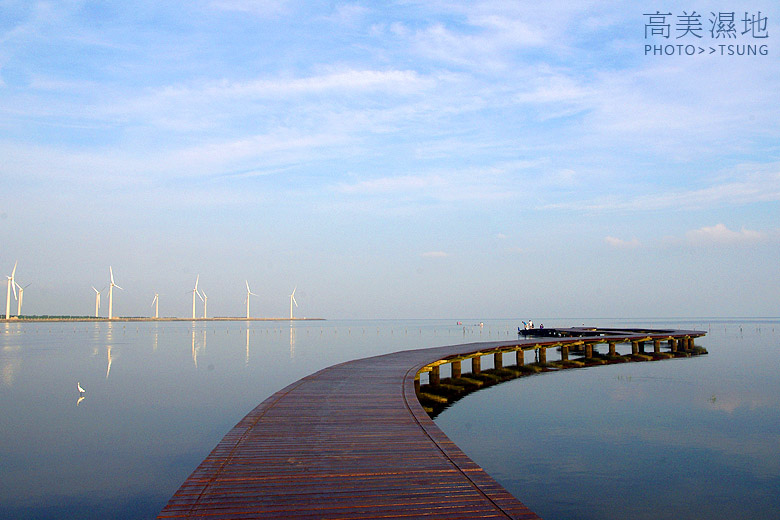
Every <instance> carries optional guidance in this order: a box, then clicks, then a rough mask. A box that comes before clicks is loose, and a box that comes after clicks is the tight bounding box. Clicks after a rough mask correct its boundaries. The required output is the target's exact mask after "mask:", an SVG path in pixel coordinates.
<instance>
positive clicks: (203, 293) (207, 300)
mask: <svg viewBox="0 0 780 520" xmlns="http://www.w3.org/2000/svg"><path fill="white" fill-rule="evenodd" d="M201 294H202V295H203V296H202V297H201V300H203V319H206V317H207V316H206V309H207V308H208V306H209V297H208V296H206V291H201Z"/></svg>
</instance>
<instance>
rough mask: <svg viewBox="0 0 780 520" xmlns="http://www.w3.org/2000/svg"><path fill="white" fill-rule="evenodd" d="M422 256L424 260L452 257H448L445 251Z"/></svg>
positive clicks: (429, 252)
mask: <svg viewBox="0 0 780 520" xmlns="http://www.w3.org/2000/svg"><path fill="white" fill-rule="evenodd" d="M420 256H422V257H423V258H445V257H448V256H450V255H448V254H447V253H445V252H444V251H427V252H425V253H423V254H421V255H420Z"/></svg>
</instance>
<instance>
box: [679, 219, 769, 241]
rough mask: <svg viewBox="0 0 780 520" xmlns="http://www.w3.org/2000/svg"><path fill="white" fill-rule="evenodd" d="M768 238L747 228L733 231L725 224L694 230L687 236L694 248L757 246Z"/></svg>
mask: <svg viewBox="0 0 780 520" xmlns="http://www.w3.org/2000/svg"><path fill="white" fill-rule="evenodd" d="M766 236H767V235H766V234H765V233H762V232H760V231H753V230H750V229H745V228H742V229H741V230H740V231H733V230H731V229H729V228H727V227H726V226H725V225H723V224H716V225H714V226H711V227H703V228H700V229H694V230H691V231H689V232H688V233H686V234H685V237H686V239H687V241H688V243H689V244H691V245H694V246H711V245H715V246H717V245H728V246H732V245H743V244H755V243H757V242H760V241H762V240H764V239H765V238H766Z"/></svg>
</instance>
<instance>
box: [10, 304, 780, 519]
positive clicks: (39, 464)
mask: <svg viewBox="0 0 780 520" xmlns="http://www.w3.org/2000/svg"><path fill="white" fill-rule="evenodd" d="M535 321H536V320H535ZM474 323H478V321H475V322H474ZM544 324H545V326H551V327H552V326H555V325H559V326H568V325H579V324H580V321H576V322H573V321H570V320H561V321H560V322H554V321H553V320H547V319H545V320H544ZM588 324H589V325H590V322H588ZM602 324H603V325H616V323H614V322H613V321H608V322H599V323H594V325H602ZM621 324H622V323H621ZM515 325H516V324H515V323H514V322H511V321H484V327H483V328H482V329H480V328H479V327H478V326H477V325H474V324H469V325H468V326H464V325H462V324H461V325H457V320H451V321H447V320H443V321H424V320H408V321H353V322H336V321H330V322H308V323H307V322H296V323H295V325H294V327H293V326H290V329H289V331H285V330H284V327H285V326H286V324H284V325H280V323H278V322H277V323H275V322H236V323H220V322H212V323H209V324H208V325H207V324H205V323H192V322H188V321H187V322H164V323H162V322H144V323H139V324H138V325H137V326H136V325H135V324H131V325H130V330H126V327H123V326H122V324H121V323H106V322H102V323H87V324H75V325H74V324H53V323H24V324H7V323H6V324H4V326H3V327H0V367H2V384H1V385H0V410H2V413H1V414H0V460H1V461H2V464H0V483H1V485H0V518H83V519H91V518H139V519H140V518H153V517H155V516H156V514H157V513H158V512H159V511H160V509H162V507H163V505H164V504H165V503H166V502H167V500H168V499H169V498H170V496H171V495H172V494H173V493H174V492H175V491H176V489H178V487H179V486H180V485H181V483H182V482H183V481H184V479H186V478H187V476H189V474H190V473H191V472H192V470H193V469H194V468H195V467H196V466H197V465H198V464H199V463H200V462H201V461H202V460H203V459H204V457H205V456H206V455H208V453H209V452H210V451H211V450H212V449H213V447H214V446H215V445H216V444H217V442H219V440H220V439H221V438H222V437H223V436H224V435H225V433H227V432H228V431H229V430H230V428H232V427H233V426H234V425H235V424H236V423H237V422H238V421H239V420H240V419H241V418H242V417H244V415H246V413H247V412H248V411H249V410H251V409H252V408H254V407H255V406H256V405H257V404H258V403H260V402H261V401H262V400H264V399H265V398H266V397H269V396H270V395H272V394H273V393H275V392H277V391H278V390H280V389H281V388H284V387H285V386H287V385H288V384H290V383H293V382H295V381H297V380H298V379H300V378H302V377H305V376H307V375H309V374H311V373H313V372H315V371H317V370H319V369H321V368H325V367H327V366H330V365H333V364H336V363H340V362H343V361H347V360H350V359H355V358H359V357H366V356H371V355H378V354H384V353H387V352H393V351H397V350H405V349H412V348H422V347H426V346H437V345H444V344H452V343H458V342H471V341H479V340H480V339H496V338H499V339H503V338H506V337H507V335H508V333H509V332H514V330H516V326H515ZM641 325H644V326H650V325H651V324H648V323H642V324H641ZM676 325H678V326H676V327H673V328H686V329H702V330H706V329H707V328H708V323H707V322H706V321H705V322H703V323H702V322H698V323H683V324H680V323H678V324H676ZM206 326H208V327H209V328H210V329H211V332H209V334H208V335H209V336H210V337H208V338H207V337H206V336H205V335H204V332H205V330H204V328H205V327H206ZM661 326H666V324H665V323H664V325H659V327H661ZM117 327H122V330H123V331H124V332H125V333H124V334H120V333H119V330H118V329H117ZM74 328H75V331H74ZM318 330H319V333H317V331H318ZM711 330H712V331H713V332H717V333H718V334H715V333H713V335H712V337H709V336H708V337H707V338H705V340H703V341H706V343H705V344H704V346H706V347H707V348H708V350H709V351H710V355H709V356H705V357H704V359H703V361H704V363H702V362H700V360H681V361H675V360H671V361H664V362H661V363H654V364H647V365H648V366H650V365H658V366H663V367H665V368H664V369H663V372H664V373H663V374H662V375H663V377H666V378H667V379H664V380H658V379H654V377H655V378H657V377H658V374H642V373H639V372H636V371H633V370H643V369H644V368H643V367H644V365H645V364H634V365H632V366H631V367H628V366H626V367H623V366H622V365H621V366H620V367H619V368H618V370H619V372H613V370H614V369H613V367H599V368H595V369H593V370H591V369H585V370H581V371H580V372H579V373H580V374H582V376H581V377H582V378H583V379H584V380H586V382H587V384H586V383H577V382H576V380H575V379H569V377H571V376H567V375H566V374H565V373H558V374H549V375H545V376H539V377H537V376H532V377H530V378H527V379H525V380H522V381H520V382H518V386H517V387H516V389H515V390H514V391H513V392H512V391H510V392H509V393H510V395H508V396H503V397H500V398H493V399H490V398H488V399H487V401H488V402H487V403H485V404H482V405H480V406H475V407H474V409H470V408H469V409H466V408H461V405H466V406H469V405H468V404H467V400H468V399H471V396H470V397H469V398H467V400H466V401H462V402H459V403H458V404H457V405H456V406H455V407H453V408H452V409H450V410H449V411H448V412H445V413H452V412H454V411H456V410H458V409H463V410H464V411H463V413H462V415H460V416H459V417H456V418H455V419H454V422H455V423H456V424H458V425H460V426H456V430H457V429H460V430H462V431H463V432H466V431H467V430H466V426H465V425H466V424H471V429H470V430H468V432H469V433H467V434H466V435H464V437H465V440H461V439H460V438H457V441H456V442H458V444H459V445H460V444H461V442H463V443H464V444H463V446H466V445H467V444H468V442H469V441H468V439H472V441H474V442H479V441H478V440H477V439H480V435H481V432H482V431H483V430H487V431H490V432H492V433H494V436H493V437H492V438H491V439H489V440H488V441H484V446H482V447H479V446H478V447H477V450H478V451H479V453H478V454H477V455H479V456H480V457H482V456H484V457H486V458H487V459H486V460H485V461H483V460H481V459H480V458H478V457H477V455H474V458H475V459H477V460H478V461H479V463H480V464H482V465H483V466H485V467H488V466H490V464H493V467H494V468H495V471H496V475H495V476H500V477H501V478H503V479H508V481H509V482H510V484H511V483H512V481H513V480H514V481H515V482H514V484H515V485H516V486H518V488H519V489H520V491H519V492H518V494H519V495H520V497H521V499H522V500H524V501H526V502H527V501H528V500H527V498H526V497H530V495H531V493H532V492H533V493H536V492H539V493H541V494H542V499H544V500H548V501H552V502H555V501H556V500H559V499H561V497H574V498H577V499H579V495H580V494H586V495H587V494H590V496H591V497H597V498H598V497H601V498H602V499H604V497H605V494H604V489H607V490H617V489H620V490H621V492H620V493H611V494H609V495H608V498H607V499H606V500H602V502H604V504H605V505H604V508H605V509H609V508H610V507H612V508H613V509H615V510H618V509H617V507H618V506H616V504H618V502H617V501H620V502H619V504H618V505H619V506H620V507H622V506H623V499H622V498H621V496H622V495H623V494H625V495H627V496H629V497H630V498H631V499H632V500H633V499H636V498H637V495H641V494H642V493H644V494H646V495H648V496H652V500H653V501H654V504H656V506H655V507H656V510H657V511H658V512H662V513H668V510H665V509H663V508H664V507H667V506H662V505H661V504H663V503H664V500H666V501H667V503H668V500H669V498H668V497H666V498H665V497H663V496H660V497H658V496H657V495H662V494H663V493H661V492H659V491H654V490H653V489H654V488H653V487H652V486H653V485H654V482H658V483H660V484H659V486H661V487H663V489H664V493H666V494H669V495H674V496H677V495H678V494H679V498H681V499H684V500H687V501H689V502H691V503H692V504H694V505H692V506H690V507H686V506H685V504H684V503H682V502H676V503H675V505H677V506H679V507H680V510H681V511H683V510H686V509H695V508H696V507H699V508H700V509H701V497H699V498H697V497H696V496H695V494H693V493H691V492H690V491H689V490H688V487H689V485H690V486H698V487H703V485H704V484H706V485H707V486H710V487H711V488H712V489H713V490H714V492H713V494H714V493H717V494H720V497H716V498H717V500H714V501H713V503H719V504H729V503H740V504H743V503H744V502H745V500H743V499H742V498H741V497H740V496H739V494H740V493H741V494H742V495H743V496H744V497H748V500H749V501H751V502H752V503H755V504H759V505H761V506H762V507H763V508H764V512H763V516H762V514H756V515H754V516H753V517H754V518H762V517H763V518H771V517H772V516H771V515H772V514H774V515H775V517H776V511H778V510H780V504H778V503H777V501H775V502H773V503H770V505H772V506H774V507H773V508H772V509H769V508H768V507H767V502H768V500H767V499H766V497H765V496H761V495H760V494H759V492H758V491H751V490H749V489H748V488H747V487H746V484H745V482H748V480H749V482H750V483H751V485H754V487H755V489H756V490H759V491H761V490H763V491H764V492H765V491H766V490H767V489H768V488H770V489H772V490H774V489H777V488H780V483H778V474H780V468H778V466H780V462H778V459H780V450H777V449H776V448H777V446H780V439H779V438H778V437H779V436H780V432H778V431H777V427H776V425H777V424H780V417H778V410H780V404H778V400H780V397H778V396H780V383H778V374H777V372H778V371H777V366H778V351H777V350H776V347H777V344H778V341H777V334H776V333H775V332H768V330H769V326H765V327H764V331H765V333H764V334H763V335H757V334H753V333H752V332H751V330H752V329H749V328H748V327H747V326H743V338H740V333H739V329H738V327H737V326H735V325H734V324H731V323H723V322H717V323H713V324H712V327H711ZM777 330H779V331H780V325H778V329H777ZM724 331H725V332H726V334H724ZM288 332H289V334H288ZM150 336H151V338H150ZM511 337H512V336H511V335H510V337H509V338H507V339H511ZM258 338H260V339H261V341H258ZM716 338H719V339H718V341H721V346H720V347H718V346H717V345H716V344H715V340H716ZM207 340H208V353H207V354H206V351H205V347H206V345H205V344H206V341H207ZM150 343H151V345H150ZM187 343H190V344H189V345H188V344H187ZM188 347H189V352H188ZM109 348H110V358H111V360H110V362H113V361H114V360H115V361H117V363H118V365H117V367H116V369H114V368H112V369H111V372H112V373H113V375H110V377H109V378H106V375H107V373H108V372H109V370H108V368H109V367H108V366H107V364H108V362H109V359H108V357H109ZM104 349H105V350H104ZM203 356H206V357H205V358H204V357H203ZM204 359H206V362H205V364H206V365H212V364H213V365H214V366H215V367H217V368H218V369H215V370H202V371H201V370H192V367H193V365H195V366H198V365H204ZM250 359H251V362H250ZM258 359H260V360H262V363H259V362H257V360H258ZM531 359H532V357H531V354H530V353H529V354H528V357H527V358H526V361H527V362H529V361H530V360H531ZM485 364H486V365H489V361H488V360H485ZM666 367H669V368H666ZM689 367H692V368H689ZM483 368H486V367H483ZM623 370H625V371H623ZM604 371H606V372H604ZM569 373H570V374H573V373H572V372H571V371H570V372H569ZM618 375H621V376H623V379H618V378H617V376H618ZM651 375H652V376H653V377H650V376H651ZM579 377H580V376H577V378H579ZM628 378H630V379H628ZM75 381H80V382H81V383H82V386H83V387H84V388H85V389H86V391H87V392H88V393H89V396H90V402H89V403H84V402H82V403H81V404H83V405H84V406H79V407H78V408H77V407H74V406H73V401H72V398H73V394H72V393H71V392H73V389H74V388H73V383H74V382H75ZM507 384H508V385H512V384H513V383H507ZM655 385H658V386H660V387H661V388H662V389H663V388H667V389H668V390H669V391H668V392H666V393H664V394H659V393H658V390H657V389H654V386H655ZM499 388H501V387H496V389H497V390H498V389H499ZM486 392H491V391H490V390H487V391H486ZM479 395H480V394H479V393H477V394H474V397H478V396H479ZM490 395H492V394H490ZM713 395H715V396H716V398H717V399H716V400H715V402H712V401H711V400H710V398H711V397H712V396H713ZM632 410H636V411H632ZM605 414H606V415H605ZM637 414H639V415H637ZM574 419H579V423H578V424H579V426H578V427H572V425H571V423H569V422H567V421H570V420H574ZM440 420H441V417H440V418H439V419H437V423H438V422H439V421H440ZM621 421H623V422H622V423H621ZM631 421H636V422H633V423H632V422H631ZM655 423H660V425H661V426H664V425H668V429H667V430H663V429H659V427H658V426H659V425H658V424H655ZM637 425H639V427H637ZM734 425H739V427H738V428H737V427H735V426H734ZM518 427H519V428H520V429H519V430H518ZM183 431H186V432H187V434H186V435H182V432H183ZM610 432H611V433H610ZM450 433H451V432H450V431H447V434H448V435H449V436H450V437H451V438H453V439H455V438H456V437H457V435H456V434H452V435H450ZM605 439H606V441H607V442H606V444H605V443H604V440H605ZM475 440H476V441H475ZM657 443H659V444H658V445H656V444H657ZM515 445H518V446H525V447H526V448H527V451H525V452H523V453H522V457H523V458H522V460H520V461H519V462H518V461H517V459H515V458H514V456H513V455H512V452H513V447H514V446H515ZM463 446H462V447H463ZM594 446H595V447H594ZM597 452H599V453H597ZM106 453H111V457H110V458H109V457H106V455H105V454H106ZM605 453H606V454H607V455H608V456H604V454H605ZM470 454H471V453H470ZM591 454H594V455H593V456H592V457H591ZM663 457H665V459H663V460H664V462H659V461H661V460H662V458H663ZM491 459H492V461H493V462H492V463H491V462H490V460H491ZM631 464H636V469H635V471H634V472H632V470H631V468H632V467H633V466H631ZM708 464H709V465H708ZM626 466H628V467H629V469H628V470H626ZM667 467H672V468H678V469H677V471H676V472H673V473H672V474H671V475H670V474H669V473H667V474H665V475H662V474H659V473H657V472H656V473H654V472H653V471H655V470H654V468H660V469H667ZM518 468H522V469H523V471H518ZM567 468H572V473H571V474H566V469H567ZM526 469H528V470H529V471H526ZM531 470H533V471H531ZM735 474H738V475H739V479H742V480H741V481H740V480H739V479H737V478H735V476H734V475H735ZM95 475H101V478H100V479H96V478H95ZM594 475H596V476H598V478H595V477H594ZM743 477H744V478H743ZM524 479H525V480H524ZM556 479H557V480H556ZM718 479H720V481H722V482H723V483H724V484H719V483H718ZM751 479H752V480H751ZM529 480H530V483H529ZM629 481H634V482H637V481H638V482H641V483H642V484H641V486H636V492H635V493H632V492H630V490H629V489H627V488H630V487H632V486H626V482H629ZM669 481H672V482H675V485H674V486H671V487H670V486H668V482H669ZM713 481H714V482H713ZM83 482H89V483H90V484H89V486H87V487H84V486H83V485H82V483H83ZM502 482H503V481H502ZM550 482H552V484H551V483H550ZM557 482H560V483H561V484H560V485H559V484H556V483H557ZM572 482H576V483H577V485H576V486H573V485H572V484H571V483H572ZM664 482H666V483H667V485H665V486H663V483H664ZM740 482H742V483H740ZM505 485H507V487H510V485H509V484H505ZM729 485H733V487H734V489H731V490H729V489H725V488H727V487H728V486H729ZM679 489H685V493H678V491H677V490H679ZM617 495H620V496H617ZM586 498H587V497H586ZM697 500H698V502H697ZM626 501H628V499H626ZM638 501H639V502H640V503H642V502H643V501H644V503H647V498H646V497H645V498H642V497H641V496H640V497H639V500H638ZM583 503H584V504H587V503H588V502H587V500H585V501H584V502H583ZM697 504H698V505H697ZM594 507H595V506H594ZM743 507H746V506H743ZM751 507H752V509H751V510H750V511H749V512H750V513H756V509H758V507H759V506H755V507H753V506H751ZM631 511H632V510H631V509H630V508H629V509H625V510H624V512H625V513H626V514H624V515H623V518H627V517H630V516H631ZM767 511H771V513H767ZM538 512H540V513H541V512H542V510H539V511H538ZM707 512H708V513H709V510H708V511H707ZM732 512H733V510H732ZM759 513H760V511H759ZM586 515H587V516H586ZM542 516H543V517H546V518H547V517H549V518H548V520H552V519H554V518H556V516H557V517H558V518H564V517H570V518H573V517H577V518H586V517H587V518H609V516H607V515H603V514H601V512H596V513H594V512H593V508H591V509H588V511H587V512H577V511H574V512H573V513H572V514H571V515H568V516H567V515H560V514H559V515H554V514H550V515H542ZM613 516H615V515H613ZM642 516H643V515H641V514H637V515H636V516H634V517H635V518H640V517H642ZM664 516H666V517H671V516H674V515H673V514H669V515H667V514H656V517H664ZM739 516H743V517H744V516H747V515H739V514H734V515H732V518H733V517H739ZM684 517H685V515H682V516H680V517H679V518H684ZM699 517H702V515H700V516H699ZM722 517H723V516H722V515H721V516H720V518H722ZM688 518H696V517H695V516H692V515H690V514H689V515H688ZM710 518H718V515H717V514H714V515H713V516H711V517H710Z"/></svg>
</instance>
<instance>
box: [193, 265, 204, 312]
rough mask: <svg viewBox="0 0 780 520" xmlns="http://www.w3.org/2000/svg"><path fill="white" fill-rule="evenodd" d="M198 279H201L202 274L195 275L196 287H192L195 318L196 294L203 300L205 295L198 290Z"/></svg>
mask: <svg viewBox="0 0 780 520" xmlns="http://www.w3.org/2000/svg"><path fill="white" fill-rule="evenodd" d="M198 280H200V275H198V276H196V277H195V288H194V289H192V319H193V320H194V319H195V295H196V294H197V295H198V298H200V299H201V301H203V297H202V296H201V295H200V293H199V292H198Z"/></svg>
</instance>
